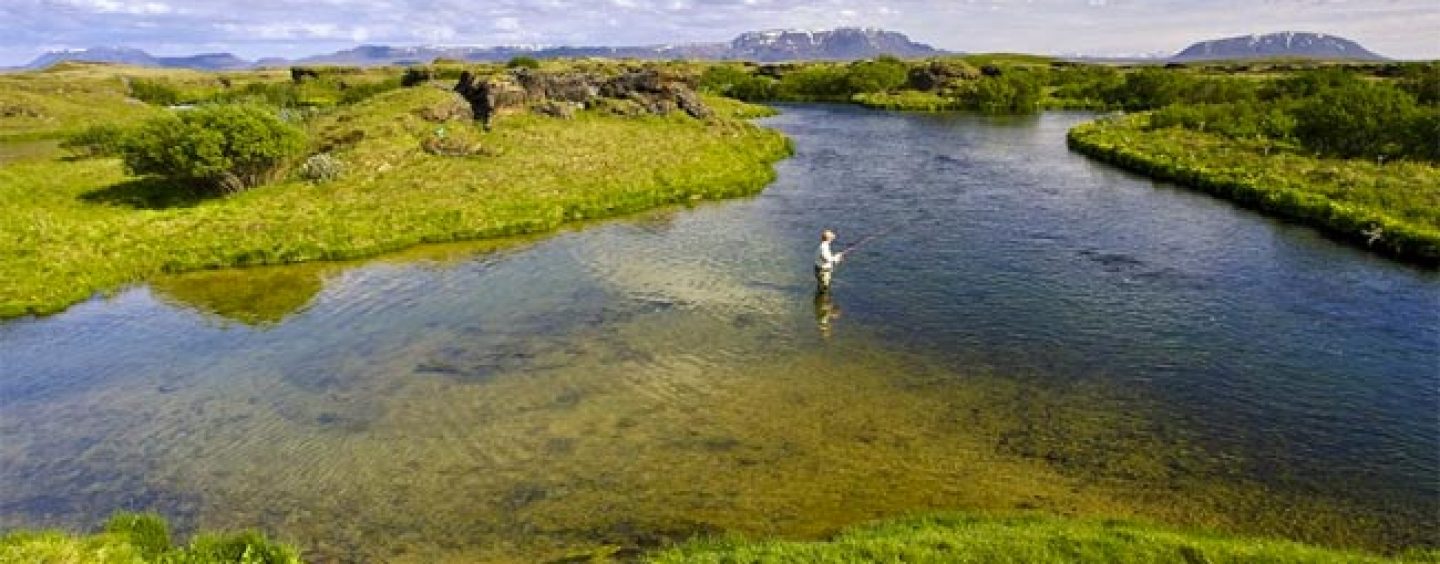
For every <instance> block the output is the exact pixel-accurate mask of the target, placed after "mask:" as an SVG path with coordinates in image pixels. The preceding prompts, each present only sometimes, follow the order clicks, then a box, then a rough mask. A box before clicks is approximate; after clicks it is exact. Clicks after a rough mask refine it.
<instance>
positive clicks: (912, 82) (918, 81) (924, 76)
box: [908, 61, 980, 91]
mask: <svg viewBox="0 0 1440 564" xmlns="http://www.w3.org/2000/svg"><path fill="white" fill-rule="evenodd" d="M977 78H980V71H979V70H976V69H975V67H972V66H970V65H968V64H966V63H964V62H961V61H931V62H930V63H929V64H926V65H924V66H918V67H915V68H912V69H910V76H909V80H908V84H909V86H910V87H911V88H914V89H916V90H925V91H935V90H941V89H944V88H947V87H950V86H954V85H955V83H957V82H960V81H964V80H975V79H977Z"/></svg>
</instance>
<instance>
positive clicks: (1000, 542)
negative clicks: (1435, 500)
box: [652, 514, 1435, 563]
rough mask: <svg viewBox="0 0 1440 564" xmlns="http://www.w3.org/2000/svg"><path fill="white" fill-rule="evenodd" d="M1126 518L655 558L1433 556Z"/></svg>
mask: <svg viewBox="0 0 1440 564" xmlns="http://www.w3.org/2000/svg"><path fill="white" fill-rule="evenodd" d="M1434 556H1435V554H1433V553H1426V552H1416V553H1413V554H1409V553H1407V555H1405V556H1403V557H1401V558H1399V559H1390V558H1384V557H1379V556H1374V555H1368V554H1363V553H1358V552H1347V551H1340V550H1333V549H1326V548H1320V547H1316V546H1311V545H1306V544H1301V543H1296V542H1291V541H1283V540H1274V539H1265V538H1253V537H1237V536H1230V535H1222V534H1216V533H1198V532H1189V531H1179V530H1174V529H1168V528H1163V527H1158V526H1154V525H1147V524H1142V523H1131V522H1123V521H1091V520H1078V519H1063V518H1056V517H1041V516H1020V517H985V516H977V515H964V514H960V515H946V516H937V517H920V518H912V519H902V520H895V521H883V522H879V523H874V524H870V525H863V526H859V527H855V528H851V529H847V530H845V531H843V532H841V533H840V534H839V535H837V536H836V537H834V538H833V539H831V540H828V541H820V542H805V541H782V540H767V541H746V540H733V539H715V540H700V541H692V542H690V543H686V544H683V545H681V546H679V547H676V548H673V549H670V550H666V551H663V552H660V553H659V554H656V555H655V556H654V557H653V558H652V561H653V562H659V563H672V562H673V563H680V562H871V561H884V562H957V561H958V562H1255V561H1263V562H1314V563H1323V562H1376V563H1378V562H1406V561H1415V562H1430V561H1433V558H1434Z"/></svg>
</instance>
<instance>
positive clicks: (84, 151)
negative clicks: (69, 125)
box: [60, 124, 125, 158]
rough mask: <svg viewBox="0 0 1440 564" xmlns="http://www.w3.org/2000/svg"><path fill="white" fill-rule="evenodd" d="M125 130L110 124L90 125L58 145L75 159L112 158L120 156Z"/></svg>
mask: <svg viewBox="0 0 1440 564" xmlns="http://www.w3.org/2000/svg"><path fill="white" fill-rule="evenodd" d="M124 141H125V129H124V128H122V127H120V126H117V125H111V124H99V125H92V126H90V127H87V128H85V129H83V130H81V131H80V132H79V133H76V134H74V135H71V136H70V137H69V138H67V139H65V141H63V142H61V143H60V147H61V148H63V149H68V150H70V151H71V152H72V153H74V154H75V156H77V157H82V158H88V157H114V156H119V155H120V150H121V148H122V146H123V145H124Z"/></svg>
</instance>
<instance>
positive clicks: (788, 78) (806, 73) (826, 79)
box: [776, 65, 850, 100]
mask: <svg viewBox="0 0 1440 564" xmlns="http://www.w3.org/2000/svg"><path fill="white" fill-rule="evenodd" d="M849 77H850V73H849V72H847V71H846V69H845V68H844V67H839V66H833V65H815V66H810V67H804V68H800V69H796V70H794V71H792V72H787V73H785V76H783V77H781V78H780V83H779V84H778V85H777V86H776V95H777V97H779V98H782V99H798V100H817V99H818V100H824V99H832V100H836V99H848V98H849V97H850V84H849Z"/></svg>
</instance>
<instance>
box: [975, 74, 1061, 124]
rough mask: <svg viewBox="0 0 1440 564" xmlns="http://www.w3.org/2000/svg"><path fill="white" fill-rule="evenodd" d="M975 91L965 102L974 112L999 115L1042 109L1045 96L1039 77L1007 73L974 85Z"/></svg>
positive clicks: (987, 78)
mask: <svg viewBox="0 0 1440 564" xmlns="http://www.w3.org/2000/svg"><path fill="white" fill-rule="evenodd" d="M974 84H975V86H974V89H973V90H971V91H969V92H967V93H965V94H964V95H963V96H962V99H963V100H964V102H965V105H966V106H967V107H969V108H971V109H975V110H980V111H982V112H986V113H996V114H1023V113H1031V112H1035V111H1038V110H1039V109H1040V97H1041V95H1042V94H1044V87H1043V84H1044V83H1043V82H1042V81H1041V80H1040V77H1038V76H1036V75H1035V74H1032V73H1030V72H1026V71H1018V70H1008V71H1001V73H1000V74H997V75H991V76H986V77H984V78H981V79H980V80H977V81H975V83H974Z"/></svg>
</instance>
